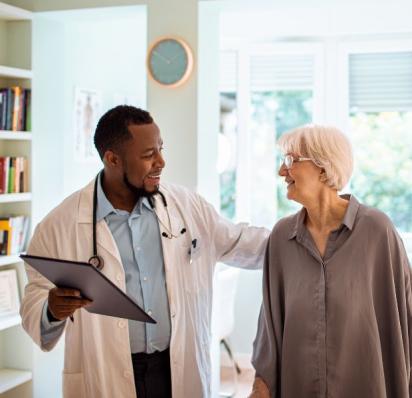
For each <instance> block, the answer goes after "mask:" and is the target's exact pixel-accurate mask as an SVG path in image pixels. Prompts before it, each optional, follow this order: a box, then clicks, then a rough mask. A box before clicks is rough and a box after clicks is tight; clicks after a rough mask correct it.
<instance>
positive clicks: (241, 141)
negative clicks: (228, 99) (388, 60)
mask: <svg viewBox="0 0 412 398" xmlns="http://www.w3.org/2000/svg"><path fill="white" fill-rule="evenodd" d="M220 51H221V52H223V51H235V52H236V53H237V59H238V69H237V87H236V96H237V120H238V131H237V133H238V148H237V150H238V152H237V156H238V159H241V160H242V161H238V162H237V168H236V175H237V177H236V211H235V220H236V221H249V222H250V221H251V206H252V203H251V197H250V181H251V167H250V163H251V159H250V151H249V148H250V140H251V137H250V129H249V126H250V101H251V90H250V66H251V63H250V60H251V57H252V56H254V55H262V54H264V55H294V54H296V55H311V56H313V61H314V62H313V65H314V70H313V88H312V90H313V121H314V122H320V121H321V120H323V119H324V117H325V115H324V106H323V104H324V103H325V86H324V70H323V66H324V57H325V50H324V45H323V43H321V42H319V41H314V42H285V41H282V42H274V43H263V44H256V43H250V42H244V41H237V40H226V41H225V42H224V43H222V45H221V48H220Z"/></svg>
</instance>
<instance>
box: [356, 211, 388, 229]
mask: <svg viewBox="0 0 412 398" xmlns="http://www.w3.org/2000/svg"><path fill="white" fill-rule="evenodd" d="M358 222H359V224H360V225H363V226H364V227H367V228H369V229H371V230H373V231H375V232H378V231H388V230H395V226H394V225H393V222H392V220H391V219H390V218H389V216H387V215H386V214H385V213H384V212H383V211H381V210H379V209H377V208H376V207H372V206H366V205H364V204H360V205H359V213H358Z"/></svg>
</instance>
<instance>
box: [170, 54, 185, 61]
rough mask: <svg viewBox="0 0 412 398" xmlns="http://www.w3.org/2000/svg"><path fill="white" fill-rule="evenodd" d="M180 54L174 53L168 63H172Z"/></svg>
mask: <svg viewBox="0 0 412 398" xmlns="http://www.w3.org/2000/svg"><path fill="white" fill-rule="evenodd" d="M181 55H182V54H180V53H179V54H176V55H175V56H174V57H172V58H170V63H172V62H173V61H174V60H175V59H176V58H178V57H180V56H181Z"/></svg>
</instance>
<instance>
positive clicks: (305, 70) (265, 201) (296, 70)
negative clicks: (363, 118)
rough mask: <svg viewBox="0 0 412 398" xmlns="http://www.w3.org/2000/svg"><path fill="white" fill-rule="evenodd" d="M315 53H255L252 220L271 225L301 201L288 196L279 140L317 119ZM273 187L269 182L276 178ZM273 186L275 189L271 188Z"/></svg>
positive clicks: (253, 77) (252, 77) (290, 211)
mask: <svg viewBox="0 0 412 398" xmlns="http://www.w3.org/2000/svg"><path fill="white" fill-rule="evenodd" d="M313 75H314V57H313V55H299V54H263V55H262V54H260V55H252V57H251V73H250V76H251V124H250V129H251V136H252V140H251V141H252V145H251V151H252V157H253V161H252V164H254V165H255V167H254V168H255V170H254V173H253V179H252V181H253V184H252V191H251V197H252V203H254V204H256V206H255V205H253V206H252V209H251V215H252V220H253V222H255V223H257V224H259V225H267V226H271V225H273V223H274V220H275V219H276V218H281V217H284V216H286V215H288V214H291V213H293V212H295V211H297V210H298V209H299V208H300V206H299V205H298V204H297V203H296V202H293V201H290V200H288V199H287V198H286V184H285V183H284V181H283V178H274V177H275V176H276V175H277V171H278V168H279V155H280V154H279V153H278V152H277V151H276V147H275V143H276V140H277V139H278V138H279V137H280V136H281V135H282V134H283V133H285V132H287V131H289V130H291V129H293V128H295V127H297V126H300V125H302V124H306V123H309V122H311V121H312V115H313V112H312V101H313ZM272 180H273V185H272V186H271V187H270V188H269V186H267V184H265V182H268V181H272ZM269 189H271V190H272V192H270V191H269Z"/></svg>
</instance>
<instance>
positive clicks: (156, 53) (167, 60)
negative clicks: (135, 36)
mask: <svg viewBox="0 0 412 398" xmlns="http://www.w3.org/2000/svg"><path fill="white" fill-rule="evenodd" d="M153 54H154V55H157V56H158V57H159V58H160V59H162V60H163V61H165V62H166V63H167V64H170V63H171V61H170V60H169V59H168V58H166V57H165V56H163V55H162V54H160V53H158V52H157V51H156V50H154V51H153Z"/></svg>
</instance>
